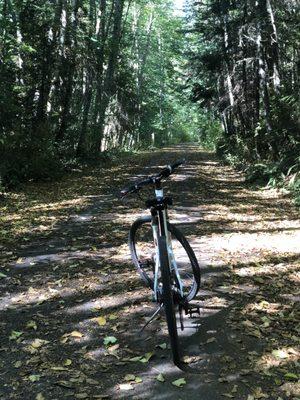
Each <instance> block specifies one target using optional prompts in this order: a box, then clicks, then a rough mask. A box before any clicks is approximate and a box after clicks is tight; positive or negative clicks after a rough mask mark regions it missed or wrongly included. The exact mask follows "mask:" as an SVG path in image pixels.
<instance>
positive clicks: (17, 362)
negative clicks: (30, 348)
mask: <svg viewBox="0 0 300 400" xmlns="http://www.w3.org/2000/svg"><path fill="white" fill-rule="evenodd" d="M21 365H22V361H16V362H15V363H14V367H15V368H20V367H21Z"/></svg>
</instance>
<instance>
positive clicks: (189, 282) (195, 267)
mask: <svg viewBox="0 0 300 400" xmlns="http://www.w3.org/2000/svg"><path fill="white" fill-rule="evenodd" d="M184 162H185V161H184V160H181V161H178V162H176V163H174V164H172V165H169V166H167V167H165V168H163V169H162V170H161V171H160V172H159V173H158V174H156V175H152V176H148V177H147V178H146V179H144V180H141V181H138V182H136V183H135V184H133V185H131V186H130V187H128V188H126V189H123V190H122V191H121V196H122V199H124V198H125V197H126V196H128V195H129V194H137V193H139V192H140V190H141V189H142V188H144V187H145V186H149V185H152V186H154V188H155V197H154V198H152V199H148V200H147V201H146V207H147V208H148V209H150V213H151V216H144V217H140V218H138V219H137V220H136V221H135V222H134V223H133V224H132V226H131V228H130V231H129V247H130V252H131V258H132V261H133V263H134V265H135V266H136V268H137V270H138V272H139V274H140V276H141V278H142V280H143V281H144V282H145V284H146V285H147V286H148V287H149V288H150V289H151V290H152V291H153V297H154V300H155V301H156V302H157V303H158V305H159V307H158V309H157V310H156V311H155V313H154V314H153V315H152V316H151V318H150V319H149V320H148V322H147V323H146V324H145V325H144V327H143V328H142V330H143V329H144V328H145V327H146V326H147V325H148V324H149V323H151V322H152V321H153V319H154V318H155V317H156V316H157V315H158V313H159V312H160V311H161V309H162V308H164V310H165V315H166V320H167V326H168V332H169V337H170V344H171V350H172V355H173V361H174V363H175V364H176V365H177V366H178V365H180V364H181V363H182V361H181V351H180V347H179V338H178V331H177V318H176V315H177V311H178V315H179V321H180V327H181V330H183V329H184V324H183V312H185V314H188V315H189V316H190V317H192V316H193V314H194V313H197V314H199V315H200V308H199V306H192V305H191V304H189V303H190V301H191V300H192V299H194V298H195V296H196V294H197V292H198V290H199V287H200V268H199V264H198V261H197V258H196V256H195V253H194V251H193V250H192V248H191V246H190V244H189V243H188V241H187V239H186V238H185V237H184V235H183V234H182V233H181V232H180V231H179V229H178V228H176V227H175V226H174V225H173V224H171V223H170V222H169V218H168V207H169V206H171V205H172V204H173V200H172V198H171V197H170V196H164V192H163V188H162V180H163V179H165V178H168V177H169V176H170V175H171V174H172V173H173V172H174V171H175V170H176V169H177V168H178V167H179V166H181V165H182V164H183V163H184ZM176 257H177V259H176Z"/></svg>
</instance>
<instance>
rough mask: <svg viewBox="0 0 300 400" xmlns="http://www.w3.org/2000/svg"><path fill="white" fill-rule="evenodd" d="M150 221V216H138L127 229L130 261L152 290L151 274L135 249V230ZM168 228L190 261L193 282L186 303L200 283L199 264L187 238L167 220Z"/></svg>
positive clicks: (184, 300) (192, 296)
mask: <svg viewBox="0 0 300 400" xmlns="http://www.w3.org/2000/svg"><path fill="white" fill-rule="evenodd" d="M150 223H151V216H144V217H141V218H138V219H137V220H136V221H135V222H134V223H133V224H132V226H131V228H130V231H129V248H130V253H131V258H132V261H133V263H134V265H135V267H136V268H137V270H138V272H139V274H140V276H141V278H142V280H143V281H144V283H145V284H146V286H148V287H150V288H151V289H152V290H153V286H154V283H153V279H151V276H149V274H148V273H147V271H146V270H145V268H143V266H142V264H141V262H140V260H139V257H138V254H137V251H136V237H137V232H138V230H139V229H141V227H142V226H143V225H144V224H150ZM168 230H169V231H170V233H171V235H172V236H173V237H174V238H175V239H177V240H178V242H179V243H180V244H181V245H182V247H183V249H184V250H185V252H186V254H187V256H188V258H189V260H190V263H191V267H192V271H193V278H194V282H193V285H192V287H191V290H190V291H189V293H188V295H187V296H186V297H185V298H184V299H183V303H188V302H189V301H191V300H192V299H193V298H194V297H195V296H196V294H197V292H198V290H199V288H200V283H201V271H200V267H199V264H198V261H197V258H196V256H195V253H194V251H193V249H192V248H191V246H190V244H189V242H188V241H187V239H186V238H185V236H184V235H183V234H182V233H181V232H180V230H179V229H178V228H176V226H174V225H173V224H170V223H169V222H168Z"/></svg>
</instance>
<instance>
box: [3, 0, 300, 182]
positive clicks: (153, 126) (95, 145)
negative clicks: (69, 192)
mask: <svg viewBox="0 0 300 400" xmlns="http://www.w3.org/2000/svg"><path fill="white" fill-rule="evenodd" d="M0 9H1V24H0V38H1V48H0V57H1V65H0V68H1V69H0V78H1V79H0V85H1V87H0V104H1V115H0V129H1V139H0V146H1V148H0V152H1V161H0V176H1V185H2V187H7V186H8V187H13V186H15V185H16V184H18V183H19V182H22V181H24V180H30V179H45V178H49V177H53V176H54V177H55V176H58V175H59V174H60V173H61V172H62V171H67V170H68V169H71V168H72V167H73V166H74V165H76V164H77V163H78V162H80V161H88V162H97V160H98V161H101V159H102V160H103V159H105V157H108V153H109V152H111V151H113V152H118V151H130V150H138V149H141V148H147V147H150V146H153V147H160V146H163V145H165V144H167V143H179V142H184V141H191V140H194V141H195V140H196V141H198V142H199V143H200V145H201V146H208V147H211V148H216V149H217V153H218V154H219V155H220V156H221V157H223V158H225V159H226V160H227V161H228V162H230V163H232V164H234V165H236V166H238V167H239V166H240V167H241V168H244V169H245V170H247V173H248V175H249V179H250V180H251V179H252V178H253V179H254V180H255V179H256V178H259V179H262V181H264V182H265V183H267V182H268V181H269V180H270V179H271V182H272V183H275V184H276V183H277V184H281V183H288V184H289V185H290V186H292V187H294V188H295V189H297V187H298V189H299V179H298V178H299V177H298V173H299V154H300V151H299V150H300V148H299V135H300V129H299V118H300V117H299V115H300V108H299V104H300V103H299V79H300V78H299V74H300V61H299V41H300V39H299V18H300V17H299V4H298V2H297V1H294V0H279V1H276V2H275V1H272V0H262V1H255V0H241V1H229V0H224V1H223V0H218V1H215V0H209V1H203V2H201V1H200V2H198V1H186V2H185V13H184V14H182V15H178V13H177V14H176V13H174V6H173V4H172V1H169V0H168V1H161V0H153V1H150V2H149V1H146V0H138V1H133V0H128V1H125V0H113V1H112V0H89V1H88V0H76V1H68V0H57V1H41V0H35V1H12V0H1V2H0ZM297 180H298V183H297V182H296V181H297Z"/></svg>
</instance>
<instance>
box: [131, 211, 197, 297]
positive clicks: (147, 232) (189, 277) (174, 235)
mask: <svg viewBox="0 0 300 400" xmlns="http://www.w3.org/2000/svg"><path fill="white" fill-rule="evenodd" d="M168 231H169V235H170V238H171V249H169V252H170V254H169V258H170V265H171V268H173V269H174V268H177V271H178V274H179V277H180V281H181V283H182V294H183V296H182V298H181V302H182V303H185V302H189V301H190V300H192V299H193V298H194V297H195V296H196V294H197V292H198V290H199V287H200V268H199V265H198V262H197V259H196V256H195V254H194V252H193V250H192V248H191V246H190V245H189V243H188V241H187V239H186V238H185V237H184V236H183V234H182V233H181V232H180V231H179V229H177V228H176V227H175V226H174V225H172V224H170V223H168ZM129 247H130V251H131V257H132V260H133V263H134V265H135V266H136V268H137V270H138V272H139V273H140V275H141V278H142V279H143V281H144V282H145V283H146V285H147V286H149V287H150V288H151V289H153V285H154V283H153V282H154V268H155V262H156V261H155V258H156V250H155V243H154V241H153V232H152V227H151V217H150V216H149V217H148V216H146V217H141V218H139V219H137V220H136V221H135V222H134V223H133V225H132V226H131V229H130V232H129Z"/></svg>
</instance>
